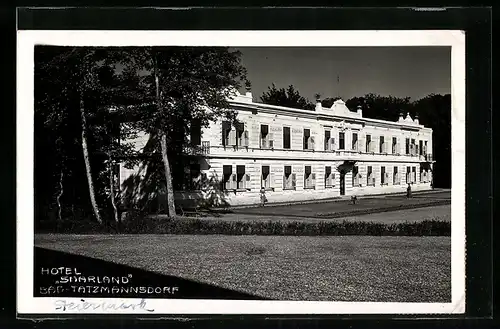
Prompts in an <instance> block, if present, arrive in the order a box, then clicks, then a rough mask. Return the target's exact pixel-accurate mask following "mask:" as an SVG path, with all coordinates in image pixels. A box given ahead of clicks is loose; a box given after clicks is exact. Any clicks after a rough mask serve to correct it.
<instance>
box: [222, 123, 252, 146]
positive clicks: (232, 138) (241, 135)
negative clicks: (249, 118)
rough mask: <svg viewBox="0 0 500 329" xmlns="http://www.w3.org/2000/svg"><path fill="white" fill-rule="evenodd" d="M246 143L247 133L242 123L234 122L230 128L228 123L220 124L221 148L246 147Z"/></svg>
mask: <svg viewBox="0 0 500 329" xmlns="http://www.w3.org/2000/svg"><path fill="white" fill-rule="evenodd" d="M233 128H234V129H233ZM248 142H249V140H248V131H246V130H245V124H244V123H242V122H236V123H235V124H234V125H233V126H231V123H230V122H229V121H224V122H222V145H223V146H248Z"/></svg>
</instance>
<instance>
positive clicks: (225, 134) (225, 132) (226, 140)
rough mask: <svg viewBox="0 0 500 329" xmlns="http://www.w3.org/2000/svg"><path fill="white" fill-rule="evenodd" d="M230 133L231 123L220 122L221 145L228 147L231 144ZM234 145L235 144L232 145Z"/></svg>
mask: <svg viewBox="0 0 500 329" xmlns="http://www.w3.org/2000/svg"><path fill="white" fill-rule="evenodd" d="M230 133H231V123H230V122H229V121H223V122H222V145H223V146H228V145H231V143H232V139H231V137H232V136H229V135H230ZM233 145H236V142H235V143H234V144H233Z"/></svg>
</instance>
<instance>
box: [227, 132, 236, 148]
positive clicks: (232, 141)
mask: <svg viewBox="0 0 500 329" xmlns="http://www.w3.org/2000/svg"><path fill="white" fill-rule="evenodd" d="M228 144H229V145H230V146H234V145H236V131H234V130H231V131H230V132H229V143H228Z"/></svg>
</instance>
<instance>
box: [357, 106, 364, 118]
mask: <svg viewBox="0 0 500 329" xmlns="http://www.w3.org/2000/svg"><path fill="white" fill-rule="evenodd" d="M356 112H357V113H358V115H359V117H362V116H363V108H362V107H361V104H359V105H358V107H357V108H356Z"/></svg>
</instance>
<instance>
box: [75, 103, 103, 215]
mask: <svg viewBox="0 0 500 329" xmlns="http://www.w3.org/2000/svg"><path fill="white" fill-rule="evenodd" d="M84 105H85V103H84V101H83V95H81V94H80V115H81V121H82V122H81V123H82V149H83V159H84V161H85V170H86V173H87V181H88V184H89V194H90V202H91V203H92V208H93V210H94V215H95V218H96V219H97V221H98V222H99V224H102V219H101V214H100V213H99V208H98V207H97V201H96V199H95V191H94V183H93V182H92V171H91V169H90V160H89V150H88V147H87V119H86V117H85V107H84Z"/></svg>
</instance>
